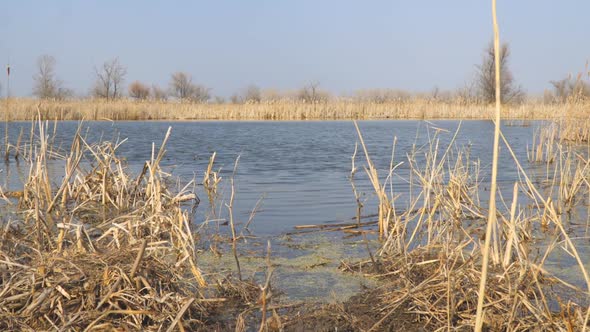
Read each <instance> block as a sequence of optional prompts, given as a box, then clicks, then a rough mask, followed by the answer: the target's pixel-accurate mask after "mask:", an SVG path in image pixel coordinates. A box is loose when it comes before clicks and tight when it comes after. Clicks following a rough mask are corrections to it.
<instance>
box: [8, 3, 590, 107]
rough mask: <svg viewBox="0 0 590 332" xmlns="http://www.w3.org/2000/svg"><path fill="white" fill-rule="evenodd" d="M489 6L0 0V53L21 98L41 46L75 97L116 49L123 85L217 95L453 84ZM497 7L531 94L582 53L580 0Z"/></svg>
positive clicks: (589, 13) (467, 67) (477, 56)
mask: <svg viewBox="0 0 590 332" xmlns="http://www.w3.org/2000/svg"><path fill="white" fill-rule="evenodd" d="M490 8H491V5H490V1H479V0H448V1H434V0H431V1H425V0H414V1H382V0H375V1H371V0H366V1H360V0H357V1H352V0H297V1H280V0H249V1H237V0H235V1H229V0H227V1H224V0H216V1H213V0H209V1H149V0H135V1H116V0H108V1H105V0H100V1H99V0H94V1H74V0H62V1H58V0H56V1H41V0H39V1H33V0H19V1H17V0H4V1H2V3H1V4H0V62H2V63H3V64H5V63H6V62H7V61H8V60H10V62H11V65H12V68H13V75H12V76H11V87H12V93H13V94H15V95H20V96H26V95H30V94H31V90H32V79H31V77H32V75H33V74H34V71H35V62H36V58H37V57H38V56H39V55H41V54H50V55H53V56H54V57H55V58H56V59H57V73H58V76H59V78H61V79H62V80H63V81H64V82H65V85H66V86H67V87H69V88H72V89H73V90H74V91H76V93H78V94H86V93H87V92H88V90H89V88H90V86H91V84H92V82H93V80H94V76H93V75H94V74H93V66H95V65H100V64H101V63H102V62H104V61H105V60H107V59H109V58H112V57H115V56H118V57H119V59H120V61H121V62H122V63H123V64H124V65H125V66H127V68H128V75H127V79H126V81H127V83H129V82H131V81H133V80H136V79H137V80H140V81H143V82H146V83H149V84H152V83H156V84H159V85H161V86H166V87H167V86H168V81H169V77H170V74H171V73H172V72H174V71H178V70H182V71H186V72H189V73H191V74H192V75H193V77H194V80H195V81H196V82H198V83H201V84H204V85H206V86H208V87H211V88H212V89H213V90H212V94H214V95H223V96H228V95H230V94H232V93H233V92H236V91H238V90H240V89H242V88H243V87H245V86H246V85H248V84H257V85H258V86H260V87H262V88H271V87H272V88H277V89H281V90H292V89H296V88H298V87H300V86H302V85H303V84H305V83H306V82H309V81H318V82H320V84H321V86H322V87H323V88H325V89H327V90H329V91H331V92H333V93H336V94H342V93H350V92H352V91H354V90H357V89H363V88H400V89H406V90H411V91H430V90H431V89H432V88H433V87H435V86H438V87H440V88H442V89H455V88H458V87H461V86H463V85H464V83H465V82H466V81H468V80H470V79H471V78H472V75H473V72H474V65H475V64H476V63H478V62H480V60H481V57H482V49H483V48H484V47H485V46H486V45H487V44H488V42H489V40H490V38H491V36H492V30H491V13H490ZM498 15H499V18H500V29H501V37H502V39H503V40H504V41H508V42H510V44H511V46H512V59H511V68H512V71H513V73H514V76H515V78H516V79H517V81H518V82H519V83H520V84H521V85H522V86H523V87H524V88H525V90H527V91H528V92H531V93H539V92H542V91H543V89H544V88H547V87H549V83H548V81H549V80H552V79H559V78H562V77H565V76H566V75H567V74H568V73H576V72H579V71H582V70H583V69H584V65H585V63H586V61H587V60H588V59H589V58H590V42H589V37H590V1H588V0H577V1H574V0H560V1H557V0H536V1H533V0H514V1H507V0H499V1H498ZM3 72H4V70H3ZM1 77H2V80H1V82H2V85H3V86H4V87H5V86H6V74H5V72H4V73H3V74H2V76H1Z"/></svg>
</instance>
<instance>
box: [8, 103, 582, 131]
mask: <svg viewBox="0 0 590 332" xmlns="http://www.w3.org/2000/svg"><path fill="white" fill-rule="evenodd" d="M10 105H11V108H10V114H5V116H7V117H8V118H9V120H10V121H30V120H32V119H35V118H36V116H37V114H38V111H37V110H38V109H39V110H40V112H39V113H40V114H41V117H42V119H48V120H55V119H57V120H83V119H84V120H106V119H108V120H115V121H117V120H339V119H340V120H346V119H358V120H363V119H486V120H487V119H490V118H491V117H492V116H493V114H494V106H493V105H488V104H482V103H475V102H465V101H463V100H451V101H441V100H433V99H419V98H417V99H411V100H398V101H390V102H384V103H375V102H368V101H348V100H339V99H337V100H333V101H328V102H316V103H305V102H300V101H292V100H279V101H274V102H262V103H246V104H198V103H179V102H174V101H168V102H163V101H134V100H126V99H120V100H114V101H108V102H107V101H103V100H92V99H89V100H66V101H51V100H43V101H39V100H35V99H13V100H12V102H11V103H10ZM587 108H588V103H587V102H579V103H576V105H575V106H573V108H568V107H565V106H564V105H563V104H544V103H540V102H536V101H530V102H527V103H524V104H521V105H506V106H504V108H503V118H504V119H521V120H530V119H537V120H542V119H555V118H556V117H560V116H564V115H566V111H567V112H568V114H569V113H571V114H580V115H583V114H587V113H585V112H587V111H586V110H587ZM4 112H6V111H5V108H4ZM589 125H590V122H589ZM575 135H580V134H579V133H578V134H576V133H574V132H572V136H575ZM586 138H587V135H586Z"/></svg>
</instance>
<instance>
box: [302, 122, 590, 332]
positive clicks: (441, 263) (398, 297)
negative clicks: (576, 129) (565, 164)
mask: <svg viewBox="0 0 590 332" xmlns="http://www.w3.org/2000/svg"><path fill="white" fill-rule="evenodd" d="M359 134H360V131H359ZM455 136H456V134H455ZM362 142H363V141H362V140H361V144H362ZM453 142H454V139H452V140H451V145H453ZM507 147H508V150H509V151H510V153H511V154H513V152H512V150H511V149H510V146H509V145H508V144H507ZM468 156H469V153H468V151H466V150H462V149H458V150H457V151H455V150H454V149H453V148H451V146H449V147H447V148H445V149H441V148H440V146H439V140H438V139H437V138H436V136H434V139H431V141H430V144H428V145H427V146H426V147H423V148H421V149H417V150H416V151H413V152H412V153H411V154H409V155H408V156H407V159H408V160H407V162H408V163H409V164H410V168H411V172H412V177H411V179H410V180H411V181H413V182H411V183H410V185H411V186H413V187H414V188H415V189H414V190H413V194H412V193H410V195H411V197H410V198H409V199H407V200H405V201H404V202H405V203H404V204H405V205H406V207H405V208H404V209H403V210H400V209H392V211H393V212H392V213H391V217H390V218H385V219H383V220H382V222H383V223H384V225H382V227H380V229H386V230H388V232H387V233H386V234H385V236H384V238H385V240H384V242H383V244H382V247H381V249H380V251H379V252H378V253H377V255H376V256H375V258H376V259H373V257H372V259H371V260H369V261H364V262H360V263H345V264H343V265H342V269H343V270H345V271H349V272H354V273H362V274H363V275H365V276H366V277H370V278H378V279H380V280H382V281H383V282H384V283H383V285H382V286H380V287H378V288H376V289H372V290H368V291H367V292H366V293H365V294H362V295H359V296H357V297H355V298H352V299H351V300H349V301H348V302H346V303H344V304H343V305H341V306H339V307H337V308H332V309H329V308H328V309H327V307H324V308H323V309H326V310H323V311H322V310H316V311H312V312H310V313H307V315H308V316H310V317H315V319H316V320H318V319H319V317H321V315H324V316H325V317H327V318H326V319H332V321H333V322H334V324H336V326H339V327H340V328H339V330H364V331H381V330H392V331H398V330H404V329H406V330H407V329H408V328H410V329H425V330H429V331H432V330H459V331H471V330H472V329H473V326H474V325H475V321H476V315H477V305H478V297H479V296H480V281H481V279H482V277H483V276H482V261H483V256H484V254H483V241H485V236H486V234H485V227H486V222H487V218H486V214H487V212H488V208H487V206H485V205H482V204H480V203H479V202H480V200H479V194H480V193H481V186H480V181H479V180H478V179H479V176H478V175H477V173H478V172H479V167H477V166H474V165H477V164H478V163H476V162H474V161H471V160H470V159H469V157H468ZM513 156H514V155H513ZM576 158H577V159H579V158H583V156H581V155H577V157H576ZM367 159H368V160H367V166H366V167H365V169H366V172H367V174H368V175H369V177H370V179H373V178H374V177H375V178H376V175H377V170H376V169H375V168H374V166H373V164H372V163H371V162H370V160H369V157H368V155H367ZM515 161H516V163H517V166H518V169H519V173H520V176H521V179H522V180H521V181H519V182H516V183H515V184H514V186H513V191H512V196H502V195H500V196H499V197H500V198H501V201H500V202H501V204H499V206H503V207H504V209H498V210H497V213H496V219H495V222H494V223H493V225H492V231H491V232H490V234H491V239H490V250H489V262H490V265H489V269H488V271H487V274H488V276H487V280H488V281H487V283H486V287H485V289H484V294H483V296H484V299H485V301H484V308H483V309H484V310H483V316H482V319H483V327H484V330H486V329H487V330H489V331H504V330H509V331H529V330H535V331H555V330H563V331H582V330H584V327H585V326H587V323H588V311H587V310H588V308H587V305H588V299H589V297H588V292H587V290H582V289H580V288H578V286H577V285H573V284H571V283H568V282H566V281H564V280H562V279H560V278H559V277H558V276H555V275H554V274H552V273H551V272H550V271H549V268H547V267H546V266H545V262H546V261H547V259H548V257H550V256H551V255H553V253H554V252H555V251H560V254H566V255H568V256H569V258H568V259H570V260H571V261H575V262H577V265H578V267H579V269H580V271H581V273H582V275H583V278H584V280H585V281H586V283H587V284H588V286H590V283H588V281H589V279H588V276H587V272H586V270H585V267H584V264H583V261H582V260H581V258H580V255H579V254H578V251H577V250H576V248H575V246H574V244H573V242H572V239H571V238H570V235H569V234H568V232H567V231H566V229H565V227H566V226H565V225H566V223H567V222H568V219H567V218H566V217H565V213H564V212H562V211H561V210H560V209H559V208H558V206H556V205H555V204H554V203H553V200H552V199H551V195H550V196H548V197H547V196H545V195H542V194H541V193H539V191H538V190H537V189H536V188H535V186H534V185H533V183H532V182H531V180H530V179H529V178H528V176H527V175H526V173H524V171H523V169H522V167H521V166H520V164H519V163H518V161H517V160H515ZM587 163H588V162H587V161H586V160H583V161H580V162H578V163H577V164H578V165H579V166H578V169H580V170H584V171H585V170H586V169H587ZM391 165H395V163H393V162H392V163H391ZM392 172H393V168H391V169H390V175H388V176H387V178H386V180H385V182H384V183H383V185H381V186H380V187H376V190H378V189H379V188H390V187H392V186H393V184H392V183H391V182H390V181H391V180H390V179H391V173H392ZM578 173H579V174H582V173H580V172H578ZM578 173H574V174H573V175H572V178H575V179H577V180H572V181H570V182H574V183H578V182H580V183H584V179H585V178H584V177H580V176H579V174H578ZM575 174H578V175H575ZM584 174H586V173H584ZM388 182H389V183H388ZM556 186H560V183H559V181H558V182H557V183H556ZM578 187H580V186H579V185H578V186H577V188H578ZM567 191H568V192H572V190H567ZM581 191H582V190H578V193H579V192H581ZM584 192H585V191H584ZM400 197H401V195H400V194H396V193H395V192H393V191H391V192H388V191H384V190H378V191H377V198H378V199H380V200H383V199H386V200H387V201H386V202H385V203H383V202H382V203H380V204H379V206H382V205H383V204H385V205H386V206H393V207H394V206H395V205H396V201H397V200H400ZM504 197H506V198H507V199H508V200H509V201H508V202H505V201H504ZM398 204H399V203H398ZM530 206H534V208H532V209H531V208H530ZM541 232H544V233H541ZM540 238H543V239H544V242H543V243H547V244H546V245H541V246H539V244H538V243H536V242H538V239H540ZM362 308H370V311H371V312H372V314H370V315H367V314H366V312H365V311H364V309H362ZM313 312H317V313H318V315H320V316H317V315H316V316H314V313H313ZM322 312H324V313H322ZM326 312H329V314H327V313H326ZM400 322H401V323H400ZM294 324H295V325H293V326H296V325H297V324H296V323H294ZM412 324H413V325H412ZM409 326H411V327H409ZM294 330H297V329H294Z"/></svg>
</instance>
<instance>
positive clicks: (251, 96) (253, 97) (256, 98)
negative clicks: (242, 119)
mask: <svg viewBox="0 0 590 332" xmlns="http://www.w3.org/2000/svg"><path fill="white" fill-rule="evenodd" d="M243 100H244V101H245V102H247V103H259V102H260V101H261V100H262V96H261V92H260V88H259V87H258V86H256V85H254V84H251V85H249V86H248V87H246V90H244V99H243Z"/></svg>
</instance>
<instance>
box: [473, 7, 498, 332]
mask: <svg viewBox="0 0 590 332" xmlns="http://www.w3.org/2000/svg"><path fill="white" fill-rule="evenodd" d="M492 20H493V25H494V60H495V65H496V121H495V127H494V147H493V149H494V152H493V157H492V178H491V184H490V204H489V213H488V223H487V227H486V238H485V242H484V247H483V253H482V254H483V260H482V267H481V282H480V284H479V293H478V298H477V313H476V316H475V331H476V332H481V329H482V327H483V315H484V312H483V304H484V300H485V289H486V281H487V277H488V264H489V258H490V243H491V241H492V230H493V228H494V227H495V226H496V187H497V181H496V179H497V177H498V154H499V152H500V150H499V148H498V145H499V142H500V118H501V115H500V113H501V110H502V106H501V103H502V99H501V91H500V84H501V81H500V29H499V28H498V18H497V13H496V0H492Z"/></svg>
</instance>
